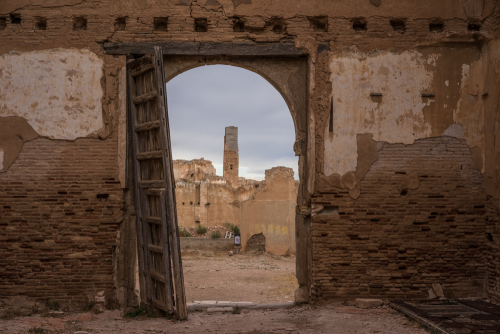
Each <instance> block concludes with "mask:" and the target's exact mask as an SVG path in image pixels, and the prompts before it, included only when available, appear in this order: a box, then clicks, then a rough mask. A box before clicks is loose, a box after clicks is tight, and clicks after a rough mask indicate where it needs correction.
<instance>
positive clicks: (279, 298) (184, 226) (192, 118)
mask: <svg viewBox="0 0 500 334" xmlns="http://www.w3.org/2000/svg"><path fill="white" fill-rule="evenodd" d="M199 65H205V64H203V63H202V64H199ZM179 72H180V74H178V75H177V76H175V77H173V78H172V79H171V80H170V81H169V82H168V84H167V91H168V101H169V118H170V129H171V139H172V152H173V158H174V170H175V171H176V196H177V216H178V222H179V228H180V231H181V236H185V237H187V238H184V239H183V238H181V246H183V266H184V277H185V286H186V296H187V300H188V302H192V301H194V300H233V301H234V299H236V301H241V300H245V301H252V302H256V303H270V302H273V303H276V302H290V301H293V293H294V291H295V289H296V288H297V281H296V279H295V263H294V262H295V261H294V256H295V250H296V247H295V206H296V199H297V191H298V181H295V180H294V178H293V174H294V172H295V175H296V178H298V169H297V167H298V166H297V158H296V157H295V153H294V152H293V144H294V142H295V130H296V127H295V126H294V122H293V119H292V118H290V116H289V114H288V113H289V112H290V111H289V107H288V106H289V104H288V103H286V102H285V101H284V99H283V95H282V94H280V92H278V91H277V90H276V89H275V87H276V85H271V84H270V83H269V81H266V79H264V78H263V77H262V76H261V75H259V74H256V73H254V71H248V70H247V69H244V68H242V67H241V66H239V67H235V66H228V65H210V66H197V67H195V68H190V67H187V70H186V71H184V72H182V71H179ZM273 86H274V87H273ZM227 126H230V127H227ZM224 128H226V129H225V132H224ZM228 130H230V131H229V132H228ZM234 131H236V132H234ZM224 134H225V135H224ZM233 135H236V138H237V139H236V140H234V139H235V138H233V137H231V138H232V139H231V140H233V142H232V143H230V139H229V136H233ZM223 136H224V140H223ZM226 137H227V138H226ZM228 145H229V146H228ZM231 145H234V147H233V148H232V149H234V150H235V151H234V152H233V153H235V154H236V157H237V159H236V160H235V161H236V162H235V165H233V162H234V161H231V163H230V164H229V163H228V162H227V161H226V159H227V156H226V154H227V153H228V152H229V151H231V147H230V146H231ZM224 146H225V147H224ZM223 147H224V149H223ZM223 151H224V161H223V157H222V155H223V154H222V153H223ZM238 157H239V158H238ZM203 158H204V159H203ZM175 159H182V160H175ZM223 166H224V173H222V169H223ZM276 166H286V167H292V168H285V167H279V168H273V167H276ZM214 167H215V168H214ZM233 167H235V169H236V170H238V169H239V170H240V174H239V176H240V178H239V180H238V179H236V181H234V180H231V179H229V178H228V177H227V176H226V174H229V171H228V169H231V170H233ZM238 167H239V168H238ZM294 167H295V168H294ZM292 169H294V172H293V171H292ZM215 170H217V173H216V172H215ZM226 172H228V173H226ZM264 173H265V181H264V182H263V180H264ZM223 174H224V177H223ZM236 176H238V174H236ZM228 225H229V226H233V227H234V226H237V227H238V228H239V229H241V235H242V243H243V247H244V248H245V247H246V246H247V241H248V240H249V239H250V237H251V236H252V235H261V236H262V237H263V238H265V239H266V250H267V252H268V253H269V254H273V255H287V254H288V255H292V257H287V258H280V257H276V256H275V257H272V256H267V257H265V256H260V257H258V256H257V257H255V256H252V257H248V256H247V257H231V258H229V257H227V256H224V255H225V254H224V252H222V253H221V252H219V253H217V252H216V251H217V250H221V249H224V246H218V245H226V247H227V245H228V244H227V242H225V240H220V239H221V237H222V238H223V237H224V235H226V236H227V234H228V233H230V231H228V230H227V228H229V226H228ZM224 227H226V229H224ZM221 228H222V230H221ZM221 232H222V233H221ZM193 236H194V237H195V238H189V237H193ZM195 239H196V240H195ZM228 241H232V239H231V240H228ZM215 244H217V245H215ZM207 245H208V246H207ZM226 250H227V249H226ZM214 251H215V252H214ZM207 254H208V255H207ZM214 254H219V255H218V256H215V255H214ZM221 254H222V255H221ZM221 257H224V258H221ZM280 259H281V261H280ZM243 267H244V268H246V270H244V271H243V272H242V271H241V270H238V268H243ZM235 269H236V270H235ZM274 269H276V270H277V271H278V272H277V273H276V272H272V271H273V270H274ZM273 275H274V276H273ZM228 278H229V279H228ZM242 281H244V282H245V284H241V283H242ZM266 282H267V283H266ZM269 290H271V291H269Z"/></svg>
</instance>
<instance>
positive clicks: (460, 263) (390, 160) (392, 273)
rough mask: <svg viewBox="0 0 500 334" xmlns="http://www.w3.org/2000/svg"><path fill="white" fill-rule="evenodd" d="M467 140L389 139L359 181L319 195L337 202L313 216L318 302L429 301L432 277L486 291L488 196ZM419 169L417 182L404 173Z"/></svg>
mask: <svg viewBox="0 0 500 334" xmlns="http://www.w3.org/2000/svg"><path fill="white" fill-rule="evenodd" d="M471 163H472V160H471V155H470V151H469V148H468V146H467V145H466V143H465V141H463V140H459V139H455V138H450V137H439V138H431V139H424V140H418V141H416V142H415V143H414V144H413V145H408V146H404V145H401V144H393V145H389V144H385V145H384V147H383V149H382V150H380V151H379V157H378V160H377V161H376V162H375V163H374V164H373V165H372V167H371V170H370V171H369V172H368V173H367V174H366V175H365V177H364V179H363V180H362V181H361V182H360V184H359V185H358V186H359V187H360V190H361V195H360V197H359V198H358V199H357V200H353V199H351V198H350V196H349V191H348V190H347V189H338V188H332V189H331V191H328V192H324V193H319V194H316V195H315V196H314V198H313V203H315V204H316V205H323V206H338V213H336V212H335V211H336V210H335V208H331V210H329V211H328V210H324V211H323V212H324V213H325V214H322V213H319V214H317V215H315V216H314V217H313V219H312V240H313V272H312V277H313V289H312V294H313V299H314V300H316V301H318V300H322V299H329V298H345V297H355V296H373V297H384V298H425V297H426V296H427V290H428V289H430V288H431V284H432V283H441V284H442V286H443V288H444V291H445V294H447V295H448V296H450V297H452V296H455V297H459V296H470V295H473V296H481V295H483V294H484V291H485V286H484V283H485V277H486V271H487V268H486V267H487V263H486V243H487V239H486V233H485V226H486V225H485V224H486V209H485V202H486V198H485V195H484V189H483V188H484V185H483V179H482V176H481V173H480V172H479V171H478V170H475V169H471V168H470V166H471ZM412 172H416V173H417V175H418V188H416V189H409V187H408V186H407V182H406V181H405V178H406V177H407V175H409V174H410V173H412Z"/></svg>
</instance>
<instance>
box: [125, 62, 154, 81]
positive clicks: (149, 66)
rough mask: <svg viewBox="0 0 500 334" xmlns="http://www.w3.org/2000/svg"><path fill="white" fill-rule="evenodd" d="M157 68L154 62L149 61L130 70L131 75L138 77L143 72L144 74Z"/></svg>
mask: <svg viewBox="0 0 500 334" xmlns="http://www.w3.org/2000/svg"><path fill="white" fill-rule="evenodd" d="M154 68H155V66H154V64H152V63H149V64H140V65H138V66H137V67H136V68H134V69H132V70H130V75H131V76H132V77H133V78H135V77H138V76H139V75H141V74H144V73H146V72H148V71H151V70H153V69H154Z"/></svg>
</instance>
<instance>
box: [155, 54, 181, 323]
mask: <svg viewBox="0 0 500 334" xmlns="http://www.w3.org/2000/svg"><path fill="white" fill-rule="evenodd" d="M154 55H155V57H154V62H155V71H156V82H157V92H158V111H159V112H160V123H161V124H162V125H163V126H162V127H161V131H160V132H161V137H162V138H161V140H162V143H163V144H164V145H165V148H164V150H163V151H164V156H163V166H164V171H165V191H166V192H165V207H166V220H167V229H166V233H167V235H166V239H165V240H169V239H170V241H171V243H170V251H171V254H172V270H173V277H174V287H175V301H176V309H177V315H178V317H179V319H187V307H186V295H185V290H184V275H183V271H182V259H181V252H180V242H179V232H178V226H177V208H176V204H175V182H174V173H173V167H172V149H171V144H170V129H169V124H168V111H167V94H166V83H165V72H164V69H163V52H162V50H161V48H160V47H158V46H155V51H154ZM169 236H170V238H169Z"/></svg>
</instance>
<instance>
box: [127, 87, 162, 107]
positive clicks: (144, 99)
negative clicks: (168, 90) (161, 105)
mask: <svg viewBox="0 0 500 334" xmlns="http://www.w3.org/2000/svg"><path fill="white" fill-rule="evenodd" d="M157 97H158V93H157V92H156V90H152V91H150V92H147V93H144V94H142V95H139V96H135V97H134V99H133V102H134V104H141V103H144V102H147V101H150V100H153V99H156V98H157Z"/></svg>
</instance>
